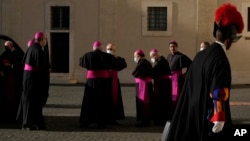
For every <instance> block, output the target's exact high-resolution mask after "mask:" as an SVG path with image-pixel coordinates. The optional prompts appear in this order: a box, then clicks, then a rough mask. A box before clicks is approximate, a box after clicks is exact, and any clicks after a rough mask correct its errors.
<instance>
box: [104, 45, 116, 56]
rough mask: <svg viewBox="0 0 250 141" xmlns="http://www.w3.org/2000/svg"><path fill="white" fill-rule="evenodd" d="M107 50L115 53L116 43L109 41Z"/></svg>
mask: <svg viewBox="0 0 250 141" xmlns="http://www.w3.org/2000/svg"><path fill="white" fill-rule="evenodd" d="M106 51H107V53H110V54H114V53H115V52H116V47H115V45H114V44H111V43H109V44H108V45H107V46H106Z"/></svg>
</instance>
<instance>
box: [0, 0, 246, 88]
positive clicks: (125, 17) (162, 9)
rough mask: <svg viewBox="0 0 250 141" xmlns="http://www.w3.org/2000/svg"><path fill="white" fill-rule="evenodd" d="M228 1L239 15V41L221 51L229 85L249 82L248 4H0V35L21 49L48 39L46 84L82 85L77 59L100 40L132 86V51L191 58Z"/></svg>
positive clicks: (149, 0)
mask: <svg viewBox="0 0 250 141" xmlns="http://www.w3.org/2000/svg"><path fill="white" fill-rule="evenodd" d="M225 2H231V3H232V4H234V5H236V7H237V9H238V10H239V11H241V12H242V15H243V18H244V22H245V28H244V32H243V34H242V35H243V37H242V39H240V41H239V42H237V43H235V44H233V47H232V48H231V49H230V51H228V52H227V54H228V58H229V60H230V63H231V67H232V76H233V84H249V83H250V73H249V71H250V55H249V54H250V44H249V43H250V41H249V39H250V24H249V21H250V20H249V17H250V0H230V1H228V0H185V1H184V0H39V1H34V0H0V33H1V34H5V35H8V36H10V37H12V38H13V39H14V40H15V41H16V42H17V43H18V44H19V45H20V46H22V49H23V50H24V51H25V50H26V48H27V45H26V44H27V41H28V40H29V39H31V38H32V37H33V35H34V34H35V32H37V31H43V32H45V33H46V35H47V36H48V44H49V51H50V62H51V65H52V70H51V80H52V81H58V82H69V83H76V82H84V81H85V73H86V70H85V69H83V68H81V67H79V65H78V64H79V58H80V57H81V56H82V55H83V54H84V53H86V52H88V51H91V50H92V43H93V42H94V41H95V40H100V41H101V42H102V43H103V46H104V47H105V46H106V45H107V44H108V43H114V44H115V45H116V46H117V54H118V55H120V56H122V57H124V58H125V59H126V61H127V64H128V67H127V68H126V69H125V70H122V71H121V72H120V73H119V77H120V81H121V83H133V82H134V80H133V76H132V75H131V72H132V71H133V69H134V67H135V65H136V64H135V63H134V62H133V53H134V51H135V50H136V49H143V50H144V51H145V53H146V57H147V58H149V55H148V53H149V51H150V50H151V49H152V48H157V49H158V50H159V51H160V53H161V54H162V55H163V56H167V54H168V53H170V52H169V47H168V42H169V41H170V40H176V41H177V42H178V44H179V51H181V52H183V53H185V54H186V55H188V56H189V57H190V58H193V57H194V56H195V54H196V53H197V52H198V51H199V46H200V43H201V42H202V41H209V42H210V43H212V42H213V41H214V38H213V35H212V31H213V22H214V11H215V10H216V8H217V7H218V6H220V5H221V4H223V3H225ZM0 46H1V49H0V51H1V52H2V51H3V43H1V42H0Z"/></svg>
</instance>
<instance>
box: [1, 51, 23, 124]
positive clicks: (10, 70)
mask: <svg viewBox="0 0 250 141" xmlns="http://www.w3.org/2000/svg"><path fill="white" fill-rule="evenodd" d="M23 55H24V54H23V52H20V51H18V50H13V51H9V50H6V51H5V52H4V53H3V54H2V55H1V56H0V65H1V68H2V69H1V70H2V71H3V73H4V76H3V77H2V78H0V79H1V80H0V81H1V82H0V83H1V90H0V91H1V92H0V97H1V98H0V99H1V105H2V106H1V108H0V109H1V110H0V111H1V114H2V116H1V117H0V118H5V119H6V120H12V121H14V120H15V119H16V114H17V110H18V106H19V102H20V98H21V94H22V77H23V63H22V58H23ZM4 63H9V64H11V65H8V66H6V65H4Z"/></svg>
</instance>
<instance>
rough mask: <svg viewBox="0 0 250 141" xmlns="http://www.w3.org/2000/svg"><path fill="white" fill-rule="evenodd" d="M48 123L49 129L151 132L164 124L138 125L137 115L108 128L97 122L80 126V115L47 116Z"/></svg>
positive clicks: (157, 131) (161, 127)
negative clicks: (97, 124) (98, 124)
mask: <svg viewBox="0 0 250 141" xmlns="http://www.w3.org/2000/svg"><path fill="white" fill-rule="evenodd" d="M45 118H46V124H47V131H64V132H72V131H88V132H96V131H98V132H100V131H105V132H151V133H161V132H162V131H163V128H164V126H154V125H151V126H149V127H136V126H135V124H136V118H135V117H126V119H124V120H118V121H117V122H118V123H119V124H118V125H108V126H107V128H101V129H100V128H98V127H97V126H96V125H95V124H93V125H90V126H89V127H88V128H80V127H79V125H80V123H79V117H72V116H67V117H66V116H63V117H62V116H47V117H45Z"/></svg>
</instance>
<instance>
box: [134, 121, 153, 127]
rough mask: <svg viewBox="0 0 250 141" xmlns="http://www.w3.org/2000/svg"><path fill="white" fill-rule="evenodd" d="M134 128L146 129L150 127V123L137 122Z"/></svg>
mask: <svg viewBox="0 0 250 141" xmlns="http://www.w3.org/2000/svg"><path fill="white" fill-rule="evenodd" d="M135 126H136V127H148V126H150V122H149V121H142V122H139V123H137V124H136V125H135Z"/></svg>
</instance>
